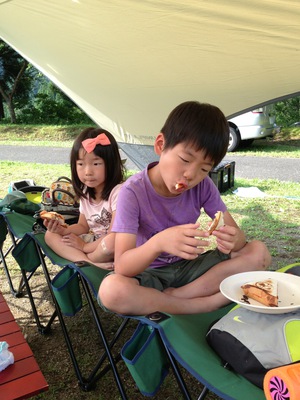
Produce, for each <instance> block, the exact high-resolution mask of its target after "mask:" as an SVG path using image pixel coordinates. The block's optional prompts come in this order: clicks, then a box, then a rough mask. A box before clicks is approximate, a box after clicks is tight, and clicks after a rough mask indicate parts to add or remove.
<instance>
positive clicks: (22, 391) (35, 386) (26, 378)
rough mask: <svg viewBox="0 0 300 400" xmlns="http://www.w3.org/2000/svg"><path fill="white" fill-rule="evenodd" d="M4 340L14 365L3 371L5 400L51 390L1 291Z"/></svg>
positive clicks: (0, 381)
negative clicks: (12, 356)
mask: <svg viewBox="0 0 300 400" xmlns="http://www.w3.org/2000/svg"><path fill="white" fill-rule="evenodd" d="M0 341H1V342H3V341H5V342H7V343H8V345H9V348H8V349H9V351H11V352H12V353H13V355H14V364H12V365H9V366H8V367H7V368H6V369H4V370H3V371H1V372H0V398H1V400H16V399H20V400H21V399H28V398H30V397H32V396H35V395H37V394H39V393H41V392H44V391H46V390H48V387H49V385H48V383H47V382H46V380H45V378H44V375H43V374H42V372H41V371H40V368H39V366H38V364H37V362H36V360H35V358H34V355H33V353H32V351H31V349H30V347H29V345H28V343H27V342H26V340H25V338H24V336H23V334H22V332H21V330H20V327H19V325H18V324H17V323H16V321H15V319H14V316H13V315H12V313H11V311H10V309H9V307H8V305H7V303H6V301H5V299H4V297H3V295H2V294H1V293H0Z"/></svg>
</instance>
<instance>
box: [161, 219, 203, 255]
mask: <svg viewBox="0 0 300 400" xmlns="http://www.w3.org/2000/svg"><path fill="white" fill-rule="evenodd" d="M198 227H199V224H186V225H179V226H173V227H172V228H168V229H165V230H164V231H162V232H160V233H159V234H158V235H159V237H160V244H161V252H166V253H170V254H174V255H175V256H177V257H181V258H184V259H186V260H193V259H195V258H197V257H198V255H199V254H202V253H203V252H204V251H206V247H207V246H209V244H210V243H209V240H206V239H207V238H209V233H208V232H205V231H202V230H199V229H197V228H198Z"/></svg>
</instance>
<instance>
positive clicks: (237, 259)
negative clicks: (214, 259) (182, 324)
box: [165, 241, 271, 299]
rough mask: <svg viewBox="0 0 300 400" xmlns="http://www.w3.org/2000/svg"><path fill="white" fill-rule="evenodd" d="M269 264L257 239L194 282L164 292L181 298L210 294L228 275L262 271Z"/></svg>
mask: <svg viewBox="0 0 300 400" xmlns="http://www.w3.org/2000/svg"><path fill="white" fill-rule="evenodd" d="M270 264H271V256H270V254H269V251H268V250H267V248H266V246H265V245H264V244H263V243H262V242H259V241H253V242H250V243H248V244H247V245H246V246H245V247H243V249H241V250H240V251H239V252H235V253H232V254H231V258H230V259H229V260H226V261H222V262H220V263H218V264H216V265H215V266H214V267H212V268H210V269H209V270H208V271H207V272H206V273H205V274H204V275H202V276H201V277H200V278H199V279H196V280H195V281H194V282H191V283H189V284H187V285H185V286H182V287H180V288H168V289H166V290H165V293H168V294H170V295H172V296H177V297H181V298H184V299H186V298H194V297H198V296H201V297H202V296H210V295H212V294H214V293H216V292H218V291H219V285H220V283H221V282H222V281H223V279H225V278H227V277H228V276H231V275H234V274H238V273H240V272H247V271H264V270H265V269H267V268H268V267H269V266H270Z"/></svg>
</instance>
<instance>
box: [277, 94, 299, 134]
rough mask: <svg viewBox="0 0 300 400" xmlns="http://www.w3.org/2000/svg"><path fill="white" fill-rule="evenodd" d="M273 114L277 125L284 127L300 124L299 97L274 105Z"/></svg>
mask: <svg viewBox="0 0 300 400" xmlns="http://www.w3.org/2000/svg"><path fill="white" fill-rule="evenodd" d="M275 112H276V123H277V125H280V126H284V127H286V126H290V125H291V124H292V123H294V122H300V96H297V97H292V98H290V99H286V100H283V101H279V102H278V103H275Z"/></svg>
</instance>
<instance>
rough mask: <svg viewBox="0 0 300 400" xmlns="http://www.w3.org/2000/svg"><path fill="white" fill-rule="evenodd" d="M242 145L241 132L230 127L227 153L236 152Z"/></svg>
mask: <svg viewBox="0 0 300 400" xmlns="http://www.w3.org/2000/svg"><path fill="white" fill-rule="evenodd" d="M240 143H241V137H240V134H239V132H238V131H237V130H236V129H235V128H233V127H232V126H230V127H229V145H228V149H227V151H228V152H230V151H235V150H236V149H237V148H238V147H239V145H240Z"/></svg>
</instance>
